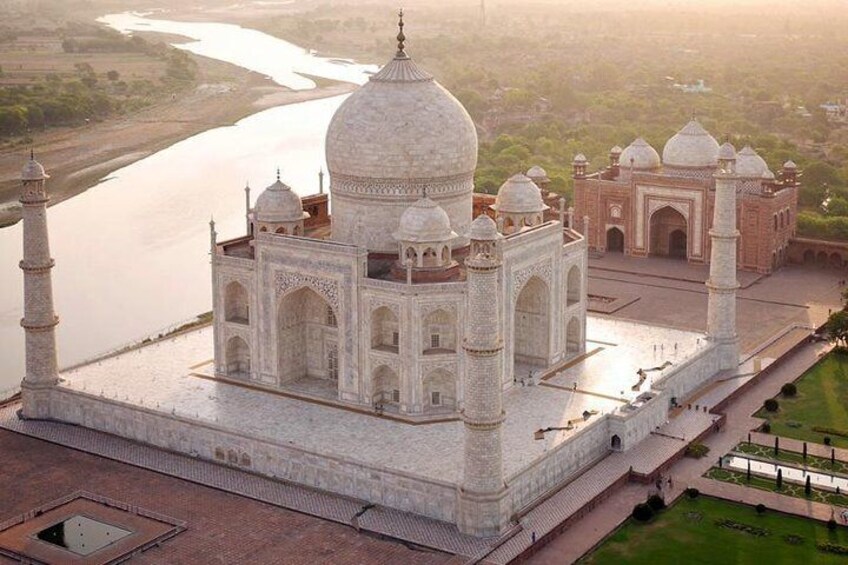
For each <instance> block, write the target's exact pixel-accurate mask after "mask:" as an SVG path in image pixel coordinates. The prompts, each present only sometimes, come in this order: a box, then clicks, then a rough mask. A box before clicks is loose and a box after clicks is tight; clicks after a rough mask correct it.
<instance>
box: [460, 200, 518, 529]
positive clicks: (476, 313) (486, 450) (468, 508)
mask: <svg viewBox="0 0 848 565" xmlns="http://www.w3.org/2000/svg"><path fill="white" fill-rule="evenodd" d="M469 238H470V239H471V251H470V253H469V255H468V258H467V259H466V260H465V266H466V272H467V288H468V294H467V298H466V300H467V302H466V311H467V312H469V315H468V316H466V323H465V338H464V340H463V344H462V348H463V352H464V355H465V396H464V399H465V401H464V409H463V412H462V419H463V422H464V423H465V434H464V435H465V439H464V443H465V448H464V449H465V454H464V455H465V456H464V469H463V478H462V487H461V489H460V501H459V516H458V520H457V523H458V526H459V529H460V531H462V532H463V533H466V534H470V535H474V536H494V535H497V534H500V533H501V532H503V531H504V529H505V528H506V526H507V524H508V522H509V514H510V512H509V508H508V506H507V503H508V499H507V497H506V494H507V490H506V486H505V485H504V478H503V443H502V439H501V426H502V424H503V421H504V419H505V414H504V410H503V388H502V379H501V371H502V368H503V340H502V338H501V323H500V310H501V309H500V305H499V300H498V299H497V298H496V297H499V296H500V293H499V288H498V285H499V279H500V271H501V264H502V263H501V252H500V245H501V240H502V239H503V238H502V236H501V235H500V234H499V233H498V228H497V225H496V224H495V222H494V221H493V220H492V219H491V218H489V217H488V216H485V215H481V216H479V217H478V218H477V219H476V220H474V222H472V224H471V228H470V230H469Z"/></svg>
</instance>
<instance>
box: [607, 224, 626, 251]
mask: <svg viewBox="0 0 848 565" xmlns="http://www.w3.org/2000/svg"><path fill="white" fill-rule="evenodd" d="M607 251H608V252H609V253H624V232H623V231H621V228H619V227H616V226H613V227H611V228H610V229H608V230H607Z"/></svg>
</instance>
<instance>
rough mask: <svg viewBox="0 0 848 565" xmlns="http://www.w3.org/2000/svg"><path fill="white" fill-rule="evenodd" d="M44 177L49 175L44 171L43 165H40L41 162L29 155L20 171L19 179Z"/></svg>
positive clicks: (42, 178) (40, 178)
mask: <svg viewBox="0 0 848 565" xmlns="http://www.w3.org/2000/svg"><path fill="white" fill-rule="evenodd" d="M46 178H50V177H49V176H48V175H47V173H45V172H44V167H42V166H41V163H39V162H38V161H36V160H35V158H33V157H30V159H29V161H27V162H26V164H25V165H24V168H23V170H22V171H21V179H22V180H44V179H46Z"/></svg>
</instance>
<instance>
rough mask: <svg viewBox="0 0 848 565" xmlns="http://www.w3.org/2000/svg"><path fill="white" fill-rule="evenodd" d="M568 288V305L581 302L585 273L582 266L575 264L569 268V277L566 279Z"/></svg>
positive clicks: (566, 301) (566, 302)
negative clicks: (581, 268)
mask: <svg viewBox="0 0 848 565" xmlns="http://www.w3.org/2000/svg"><path fill="white" fill-rule="evenodd" d="M565 284H566V286H565V288H566V295H565V297H566V299H565V304H566V306H573V305H574V304H577V303H578V302H580V297H581V296H583V273H582V272H581V271H580V267H579V266H577V265H573V266H572V267H571V268H570V269H568V278H567V279H566V281H565Z"/></svg>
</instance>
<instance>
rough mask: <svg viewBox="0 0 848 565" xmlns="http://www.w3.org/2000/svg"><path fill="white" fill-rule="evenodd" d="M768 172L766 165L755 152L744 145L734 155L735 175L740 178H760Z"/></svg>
mask: <svg viewBox="0 0 848 565" xmlns="http://www.w3.org/2000/svg"><path fill="white" fill-rule="evenodd" d="M767 172H771V171H769V168H768V164H766V162H765V160H764V159H763V158H762V157H760V156H759V155H758V154H757V152H756V151H754V149H753V148H752V147H751V146H750V145H746V146H745V147H743V148H742V149H740V150H739V153H737V154H736V174H737V175H739V176H740V177H742V178H750V179H756V178H761V177H762V176H763V175H764V174H765V173H767Z"/></svg>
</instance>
